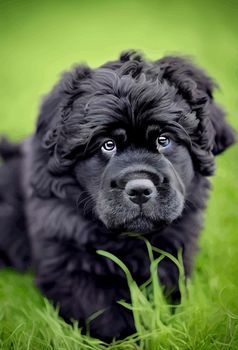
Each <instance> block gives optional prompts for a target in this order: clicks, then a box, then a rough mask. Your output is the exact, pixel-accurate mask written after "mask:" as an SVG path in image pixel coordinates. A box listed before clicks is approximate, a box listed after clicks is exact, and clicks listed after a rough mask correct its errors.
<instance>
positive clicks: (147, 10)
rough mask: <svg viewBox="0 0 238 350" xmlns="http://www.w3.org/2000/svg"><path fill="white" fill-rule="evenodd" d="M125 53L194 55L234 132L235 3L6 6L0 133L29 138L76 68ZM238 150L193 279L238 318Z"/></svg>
mask: <svg viewBox="0 0 238 350" xmlns="http://www.w3.org/2000/svg"><path fill="white" fill-rule="evenodd" d="M129 48H135V49H140V50H142V51H144V53H145V55H146V56H147V57H148V58H151V59H157V58H160V57H162V56H163V55H164V54H168V53H180V54H181V53H182V54H186V55H192V56H193V57H194V60H195V62H197V63H198V64H199V65H201V66H202V67H204V68H205V69H206V70H207V72H209V74H210V75H211V76H213V77H215V79H216V80H217V82H218V83H219V85H220V87H221V90H220V91H217V93H216V98H217V99H218V101H219V102H220V103H221V104H222V105H223V106H224V107H225V109H226V110H227V112H228V119H229V121H230V122H231V124H232V125H233V126H234V128H236V129H238V98H237V95H238V2H237V1H236V0H227V1H209V0H207V1H175V0H167V1H149V0H147V1H135V0H134V1H126V0H121V1H106V0H105V1H80V0H79V1H70V0H68V1H45V0H43V1H17V0H15V1H3V0H1V1H0V62H1V63H0V133H4V134H7V135H9V137H10V138H11V139H14V140H20V139H21V138H22V137H24V136H25V135H27V134H29V133H30V132H32V131H33V129H34V124H35V120H36V116H37V111H38V106H39V102H40V99H41V96H42V95H44V94H45V93H47V92H48V91H49V89H50V88H51V86H52V85H53V84H54V83H55V82H56V80H57V79H58V77H59V75H60V73H61V72H62V71H63V70H66V69H69V68H70V67H71V66H72V64H74V63H77V62H87V63H88V64H89V65H90V66H93V67H96V66H98V65H100V64H102V63H104V62H105V61H107V60H111V59H115V58H117V57H118V54H119V53H120V52H121V51H122V50H125V49H129ZM237 152H238V147H237V146H233V147H232V148H231V149H230V150H228V151H227V152H226V153H225V154H224V155H222V156H220V157H219V159H218V162H217V164H218V171H217V175H216V177H215V178H214V179H213V180H212V182H213V187H214V190H213V192H212V195H211V199H210V201H209V208H208V211H207V213H206V220H205V221H206V224H205V230H204V232H203V235H202V238H201V241H200V246H201V251H200V253H199V255H198V258H197V261H196V273H197V274H199V273H201V274H202V276H204V280H205V281H204V283H205V284H204V291H205V292H206V288H207V287H206V285H207V286H209V287H211V288H213V289H214V290H216V291H217V295H219V298H220V299H219V298H218V299H217V300H221V303H219V302H218V301H217V304H216V305H217V306H216V307H217V309H218V312H219V309H220V308H221V309H222V307H224V305H225V307H226V308H227V310H228V312H230V313H231V315H235V316H234V317H237V319H238V316H237V315H238V301H237V295H238V282H237V280H238V175H237V174H238V161H237V160H238V154H237ZM204 271H206V272H204ZM207 276H208V277H207ZM206 278H207V279H206ZM219 293H220V294H219ZM224 327H225V326H224ZM236 336H237V338H238V335H237V333H236ZM236 344H238V340H237V343H236ZM237 346H238V345H237ZM234 349H235V347H234Z"/></svg>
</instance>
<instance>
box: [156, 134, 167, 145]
mask: <svg viewBox="0 0 238 350" xmlns="http://www.w3.org/2000/svg"><path fill="white" fill-rule="evenodd" d="M156 144H157V146H161V147H167V146H169V144H170V139H169V138H168V137H167V136H159V137H158V138H157V139H156Z"/></svg>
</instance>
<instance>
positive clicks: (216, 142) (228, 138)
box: [156, 57, 235, 175]
mask: <svg viewBox="0 0 238 350" xmlns="http://www.w3.org/2000/svg"><path fill="white" fill-rule="evenodd" d="M156 64H159V66H160V74H161V78H162V79H166V80H168V81H169V82H170V83H172V84H173V85H175V86H176V87H177V88H178V90H179V93H180V94H181V95H182V96H183V98H184V99H185V100H186V101H187V102H188V103H189V105H190V106H191V110H192V111H195V112H196V115H197V118H198V119H199V121H200V123H199V134H200V140H197V142H198V145H199V144H200V146H201V148H202V149H203V151H206V152H207V159H208V157H209V152H212V154H213V155H217V154H219V153H221V152H223V151H224V150H225V149H226V148H227V147H228V146H230V145H232V144H233V143H234V142H235V136H234V131H233V130H232V128H231V127H230V126H229V125H228V124H227V122H226V121H225V113H224V111H223V110H222V108H221V107H219V106H218V105H217V104H216V103H215V101H214V99H213V91H214V89H215V88H217V84H216V83H215V82H214V81H213V80H212V79H211V78H210V77H209V76H207V74H206V73H205V72H204V71H203V70H202V69H200V68H198V67H196V66H195V65H194V64H192V63H191V61H190V60H189V59H186V58H182V57H165V58H163V59H161V60H159V61H157V62H156ZM203 153H204V152H203ZM203 159H205V154H203ZM207 170H208V169H207ZM205 173H206V175H210V174H211V173H212V170H211V171H210V170H208V171H205Z"/></svg>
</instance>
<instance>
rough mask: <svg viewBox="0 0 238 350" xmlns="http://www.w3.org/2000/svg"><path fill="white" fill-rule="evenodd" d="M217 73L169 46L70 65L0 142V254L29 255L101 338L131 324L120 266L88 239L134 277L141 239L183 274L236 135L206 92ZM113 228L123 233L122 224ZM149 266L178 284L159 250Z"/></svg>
mask: <svg viewBox="0 0 238 350" xmlns="http://www.w3.org/2000/svg"><path fill="white" fill-rule="evenodd" d="M214 87H215V84H214V83H213V81H212V79H210V78H209V77H208V76H207V75H206V74H205V73H204V72H203V71H202V70H200V69H199V68H197V67H195V66H194V65H192V64H191V63H190V62H189V61H187V60H185V59H183V58H179V57H165V58H163V59H161V60H159V61H155V62H152V61H147V60H144V59H143V58H142V57H141V56H140V55H138V54H136V53H135V52H128V53H124V54H122V55H121V57H120V59H119V60H118V61H114V62H108V63H106V64H105V65H103V66H101V67H99V68H97V69H95V70H92V69H90V68H88V67H86V66H83V65H80V66H77V67H76V68H75V69H74V70H73V71H72V72H70V73H66V74H65V75H64V76H63V78H62V80H61V81H60V82H59V83H58V84H57V85H56V86H55V87H54V89H53V91H52V92H51V93H50V94H49V95H48V96H46V98H45V99H44V102H43V104H42V107H41V110H40V115H39V118H38V122H37V128H36V132H35V133H34V134H33V135H32V136H31V137H29V138H28V139H26V140H25V141H23V142H22V144H21V145H19V146H18V147H17V146H13V145H10V144H8V143H7V142H3V143H2V145H1V153H2V157H3V159H5V163H4V164H3V165H2V166H1V168H0V261H1V262H0V263H1V265H3V266H7V265H10V266H13V267H16V268H18V269H21V270H24V269H26V268H27V267H28V266H29V265H32V266H33V267H34V269H35V273H36V282H37V285H38V286H39V287H40V289H41V290H42V291H43V293H44V294H45V295H46V296H47V297H48V298H50V299H51V300H53V301H54V302H55V303H58V304H59V305H60V313H61V315H62V316H63V317H64V318H65V319H66V320H69V319H71V318H73V319H77V320H79V321H80V325H82V326H83V325H84V324H85V320H86V319H87V318H88V317H89V316H90V315H92V314H93V313H95V312H96V311H98V310H104V312H103V313H102V314H101V315H100V316H98V317H97V318H96V319H95V320H94V321H92V322H91V334H92V335H93V336H96V337H100V338H103V339H110V338H112V337H117V338H119V337H125V336H126V335H128V334H130V333H132V332H133V331H134V330H135V329H134V323H133V318H132V315H131V313H130V312H129V311H128V310H126V309H125V308H123V307H122V306H120V305H119V304H118V303H117V301H118V300H120V299H125V300H129V299H130V296H129V291H128V286H127V282H126V279H125V276H124V273H123V272H122V271H121V270H120V268H119V267H117V266H116V265H115V264H114V263H113V262H111V261H110V260H108V259H106V258H104V257H102V256H99V255H98V254H97V253H96V251H97V250H98V249H103V250H107V251H109V252H111V253H113V254H115V255H116V256H117V257H119V258H120V259H121V260H122V261H123V262H124V263H125V264H126V265H127V267H128V268H129V269H130V271H131V272H132V275H133V278H134V279H135V280H136V281H137V283H139V284H140V283H143V282H145V281H146V280H147V279H148V278H149V261H148V254H147V250H146V246H145V243H144V242H143V240H139V239H136V238H132V237H130V236H128V235H126V234H125V233H129V232H137V233H142V234H145V235H146V237H147V239H148V240H149V241H150V242H151V244H153V245H155V246H157V247H159V248H161V249H163V250H165V251H168V252H170V253H171V254H173V255H175V256H177V252H178V250H179V249H182V252H183V260H184V267H185V272H186V275H187V276H189V274H190V273H191V268H192V260H193V256H194V253H195V251H196V242H197V237H198V234H199V231H200V229H201V225H202V212H203V209H204V208H205V204H206V199H207V192H208V189H209V181H208V179H207V176H210V175H212V174H213V173H214V156H215V155H217V154H219V153H221V152H222V151H224V150H225V149H226V148H227V147H228V146H229V145H231V144H232V143H233V142H234V136H233V132H232V130H231V128H230V127H229V126H228V125H227V124H226V122H225V120H224V113H223V111H222V109H221V108H220V107H218V106H217V105H216V104H215V102H214V100H213V96H212V93H213V89H214ZM122 233H124V234H123V235H122ZM158 274H159V277H160V280H161V283H162V284H163V285H164V286H165V289H166V290H167V292H173V293H174V294H173V295H176V294H177V292H178V289H177V281H178V271H177V268H176V266H175V265H174V264H173V263H172V261H170V260H169V259H164V260H163V261H162V262H161V264H159V268H158Z"/></svg>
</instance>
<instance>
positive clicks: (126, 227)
mask: <svg viewBox="0 0 238 350" xmlns="http://www.w3.org/2000/svg"><path fill="white" fill-rule="evenodd" d="M166 224H167V223H166V222H165V220H161V219H155V218H153V217H151V216H149V215H146V214H145V213H143V211H140V213H139V214H137V215H134V216H131V217H129V218H128V217H127V218H124V219H123V220H122V222H118V223H117V224H116V225H115V226H113V227H108V228H110V229H112V230H113V231H117V232H119V233H120V234H122V235H131V234H139V235H145V234H149V233H152V232H154V231H156V232H158V231H159V230H161V229H162V228H163V227H164V226H165V225H166Z"/></svg>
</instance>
